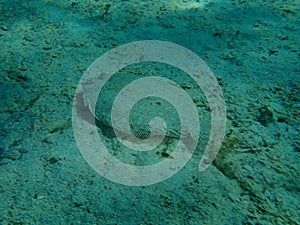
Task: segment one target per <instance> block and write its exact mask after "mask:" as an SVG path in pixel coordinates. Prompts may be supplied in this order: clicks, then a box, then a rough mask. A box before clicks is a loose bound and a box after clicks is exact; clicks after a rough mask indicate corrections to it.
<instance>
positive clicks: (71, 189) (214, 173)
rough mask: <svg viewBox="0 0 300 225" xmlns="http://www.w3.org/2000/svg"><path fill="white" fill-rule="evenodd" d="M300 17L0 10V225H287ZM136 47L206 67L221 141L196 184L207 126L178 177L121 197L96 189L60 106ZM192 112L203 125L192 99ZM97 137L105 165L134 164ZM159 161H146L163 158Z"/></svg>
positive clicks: (203, 5)
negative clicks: (98, 69) (92, 71)
mask: <svg viewBox="0 0 300 225" xmlns="http://www.w3.org/2000/svg"><path fill="white" fill-rule="evenodd" d="M299 5H300V4H299V1H293V0H288V1H242V0H232V1H229V0H224V1H221V0H215V1H184V0H181V1H179V0H178V1H156V0H155V1H150V0H148V1H147V0H145V1H138V0H135V1H116V0H113V1H109V2H108V1H107V2H102V1H95V0H77V1H76V0H72V1H58V0H35V1H29V0H28V1H20V0H5V1H4V0H1V1H0V18H1V19H0V49H1V50H0V54H1V55H0V56H1V60H0V71H1V76H0V79H1V80H0V93H1V102H0V103H1V105H0V106H1V107H0V110H1V113H0V116H1V130H0V132H1V137H0V143H1V145H0V173H1V177H0V223H1V224H299V221H300V216H299V211H300V208H299V205H300V182H299V177H300V172H299V171H300V168H299V167H300V166H299V160H300V154H299V152H300V141H299V140H300V138H299V137H300V135H299V129H300V128H299V127H300V126H299V124H300V120H299V112H300V97H299V96H300V74H299V72H300V71H299V46H300V45H299V40H300V33H299V23H300V19H299V8H300V7H299ZM145 39H152V40H162V41H169V42H173V43H176V44H179V45H182V46H184V47H186V48H188V49H190V50H192V51H193V52H194V53H196V54H198V55H199V56H200V57H201V58H202V59H203V60H204V61H205V62H206V63H207V65H208V66H209V67H210V68H211V70H212V71H213V73H214V75H215V76H216V78H217V79H218V81H219V84H220V86H221V87H222V91H223V94H224V98H225V101H226V108H227V130H226V135H225V139H224V143H223V145H222V148H221V150H220V152H219V154H218V155H217V157H216V159H215V160H214V162H213V164H212V165H211V166H209V167H208V169H206V170H205V171H203V172H199V171H198V164H199V160H200V158H201V155H202V153H203V151H204V146H205V141H207V139H208V137H207V135H205V134H207V133H208V132H209V130H207V126H206V125H204V126H203V137H204V140H203V141H202V142H201V143H200V144H199V146H198V148H197V149H196V151H195V154H194V155H193V157H192V159H191V160H190V161H189V162H188V163H187V165H186V166H185V167H184V168H183V169H182V170H181V171H179V172H178V173H177V174H175V175H174V176H172V177H171V178H169V179H168V180H165V181H163V182H161V183H157V184H154V185H150V186H144V187H132V186H124V185H121V184H118V183H113V182H111V181H109V180H107V179H105V178H104V177H102V176H100V175H98V174H97V173H96V172H95V171H94V170H93V169H92V168H91V167H90V166H89V165H88V164H87V162H86V161H85V160H84V158H83V157H82V155H81V153H80V151H79V149H78V147H77V145H76V141H75V138H74V134H73V130H72V104H73V98H74V95H75V89H76V86H77V84H78V82H79V80H80V78H81V76H82V75H83V73H84V71H85V70H86V69H87V68H88V66H89V65H90V64H91V63H92V62H93V61H94V60H95V59H97V58H98V57H99V56H101V55H102V54H103V53H105V52H107V51H109V50H111V49H113V48H114V47H117V46H120V45H123V44H126V43H130V42H132V41H138V40H145ZM132 71H133V72H137V71H138V69H136V70H134V69H132ZM161 72H162V73H164V71H163V70H162V71H161ZM165 73H167V70H166V71H165ZM183 81H184V80H183ZM184 85H185V86H186V87H189V85H191V86H193V84H192V83H190V81H188V82H187V83H186V84H184ZM186 89H189V88H186ZM194 97H196V96H194ZM195 101H196V102H197V104H198V109H199V113H201V111H203V114H201V116H203V118H202V117H201V119H202V120H203V122H204V123H205V121H206V120H209V114H208V113H209V110H208V109H207V103H206V102H205V101H204V102H203V94H202V95H201V94H200V93H199V98H198V99H196V100H195ZM207 123H208V124H207V125H209V122H207ZM103 137H104V136H103ZM105 137H106V138H107V140H106V141H107V145H108V146H111V149H115V150H113V152H112V154H114V155H115V156H116V157H120V158H121V159H122V157H123V160H125V161H127V162H128V163H136V160H137V159H136V158H134V157H133V156H132V153H131V152H130V153H124V149H123V152H122V147H120V146H119V145H120V144H119V143H118V142H116V141H115V139H113V138H111V139H110V138H109V136H107V135H106V136H105ZM205 138H206V139H205ZM159 151H165V152H164V154H158V155H156V156H155V157H154V161H155V160H161V159H163V158H164V157H165V156H168V155H166V154H168V149H160V150H159ZM160 153H161V152H160Z"/></svg>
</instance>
